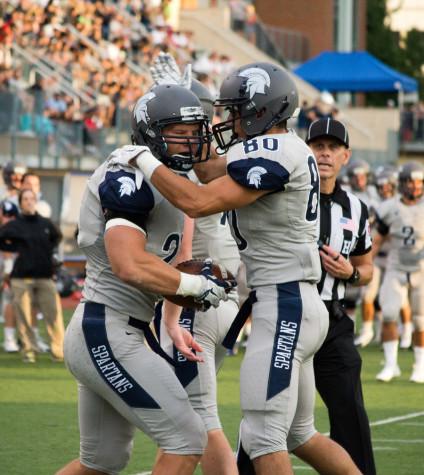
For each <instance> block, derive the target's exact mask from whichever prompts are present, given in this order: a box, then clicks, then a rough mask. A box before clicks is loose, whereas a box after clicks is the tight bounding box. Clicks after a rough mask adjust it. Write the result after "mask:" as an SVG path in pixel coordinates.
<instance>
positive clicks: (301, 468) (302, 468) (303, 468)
mask: <svg viewBox="0 0 424 475" xmlns="http://www.w3.org/2000/svg"><path fill="white" fill-rule="evenodd" d="M293 468H294V469H296V470H313V468H312V467H305V465H293Z"/></svg>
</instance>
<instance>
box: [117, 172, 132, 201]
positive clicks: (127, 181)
mask: <svg viewBox="0 0 424 475" xmlns="http://www.w3.org/2000/svg"><path fill="white" fill-rule="evenodd" d="M118 181H119V183H121V187H120V188H119V196H120V198H122V197H123V196H124V195H128V196H131V195H132V194H133V193H134V191H135V183H134V180H133V179H132V178H130V177H129V176H121V178H118Z"/></svg>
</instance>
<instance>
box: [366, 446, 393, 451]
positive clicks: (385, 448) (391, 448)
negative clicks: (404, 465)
mask: <svg viewBox="0 0 424 475" xmlns="http://www.w3.org/2000/svg"><path fill="white" fill-rule="evenodd" d="M372 449H373V450H395V451H398V450H399V449H398V448H396V447H373V448H372Z"/></svg>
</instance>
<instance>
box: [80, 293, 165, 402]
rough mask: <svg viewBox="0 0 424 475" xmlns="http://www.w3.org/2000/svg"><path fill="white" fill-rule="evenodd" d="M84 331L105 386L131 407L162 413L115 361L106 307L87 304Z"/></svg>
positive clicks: (83, 322)
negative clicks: (109, 337)
mask: <svg viewBox="0 0 424 475" xmlns="http://www.w3.org/2000/svg"><path fill="white" fill-rule="evenodd" d="M82 329H83V333H84V337H85V342H86V344H87V348H88V352H89V353H90V357H91V361H92V362H93V364H94V366H95V368H96V370H97V372H98V373H99V375H100V376H101V377H102V379H103V380H104V381H105V383H106V384H107V385H108V386H109V387H110V388H111V389H112V390H113V391H114V392H115V393H116V394H117V395H118V396H119V397H120V398H121V399H122V400H123V401H124V402H125V403H126V404H128V406H131V407H142V408H146V409H160V406H159V405H158V404H157V402H156V401H155V400H154V399H153V398H152V397H151V396H150V395H149V394H148V393H147V392H146V391H145V390H144V389H143V388H142V387H141V386H140V385H139V384H138V383H137V382H136V381H135V380H134V379H133V378H132V377H131V375H130V374H129V373H128V372H127V371H125V369H124V368H123V366H122V365H121V364H120V363H119V361H118V360H117V359H116V358H115V356H114V354H113V351H112V348H111V347H110V344H109V340H108V338H107V332H106V324H105V306H104V305H102V304H99V303H96V302H86V303H85V304H84V314H83V320H82Z"/></svg>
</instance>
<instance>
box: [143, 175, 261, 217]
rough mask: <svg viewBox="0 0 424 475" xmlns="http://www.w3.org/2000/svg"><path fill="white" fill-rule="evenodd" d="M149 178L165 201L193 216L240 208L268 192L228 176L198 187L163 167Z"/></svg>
mask: <svg viewBox="0 0 424 475" xmlns="http://www.w3.org/2000/svg"><path fill="white" fill-rule="evenodd" d="M151 181H152V183H153V185H154V186H155V187H156V188H157V189H158V190H159V191H160V193H161V194H162V195H163V196H165V198H166V199H167V200H168V201H170V202H171V203H172V204H173V205H174V206H176V207H177V208H179V209H181V210H183V211H184V212H185V213H186V214H187V215H188V216H190V217H192V218H197V217H200V216H209V215H211V214H215V213H219V212H221V211H228V210H231V209H236V208H242V207H243V206H247V205H249V204H251V203H253V202H254V201H256V200H257V199H258V198H260V197H261V196H263V195H265V194H267V193H269V190H253V189H250V188H246V187H244V186H241V185H239V184H238V183H236V182H235V181H234V180H233V179H232V178H231V177H230V176H229V175H225V176H223V177H220V178H217V179H216V180H212V181H211V182H210V183H208V184H207V185H205V186H198V185H195V184H194V183H191V182H189V181H188V180H187V179H185V178H182V177H180V176H178V175H176V174H175V173H172V172H171V171H170V170H169V169H168V168H166V167H165V166H159V167H158V168H157V169H156V170H155V172H154V173H153V175H152V177H151Z"/></svg>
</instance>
